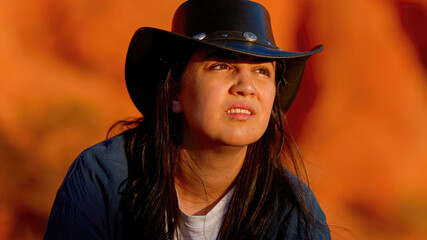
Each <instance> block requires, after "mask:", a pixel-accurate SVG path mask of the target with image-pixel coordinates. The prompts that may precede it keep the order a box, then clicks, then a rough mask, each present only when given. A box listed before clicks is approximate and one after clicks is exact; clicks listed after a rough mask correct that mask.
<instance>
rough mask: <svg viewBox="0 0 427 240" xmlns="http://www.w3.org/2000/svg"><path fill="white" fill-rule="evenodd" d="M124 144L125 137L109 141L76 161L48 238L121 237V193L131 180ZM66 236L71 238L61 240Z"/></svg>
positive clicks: (55, 208) (59, 197)
mask: <svg viewBox="0 0 427 240" xmlns="http://www.w3.org/2000/svg"><path fill="white" fill-rule="evenodd" d="M123 143H124V140H123V137H122V136H117V137H113V138H110V139H107V140H105V141H103V142H101V143H98V144H96V145H94V146H92V147H90V148H88V149H86V150H84V151H83V152H82V153H81V154H80V155H79V156H78V157H77V158H76V159H75V160H74V162H73V163H72V165H71V167H70V168H69V170H68V173H67V175H66V176H65V179H64V181H63V182H62V185H61V186H60V188H59V190H58V193H57V195H56V199H55V202H54V205H53V207H52V211H51V216H50V218H49V223H48V227H47V230H46V235H45V239H59V238H61V239H101V238H102V239H106V236H120V234H121V233H120V229H121V228H120V226H121V225H120V224H121V212H120V210H119V205H120V199H121V195H120V192H121V190H122V188H123V185H124V184H123V183H124V181H125V180H126V178H127V164H126V157H125V153H124V145H123ZM64 233H65V235H66V236H67V238H63V237H59V236H60V235H63V234H64ZM76 234H77V235H76Z"/></svg>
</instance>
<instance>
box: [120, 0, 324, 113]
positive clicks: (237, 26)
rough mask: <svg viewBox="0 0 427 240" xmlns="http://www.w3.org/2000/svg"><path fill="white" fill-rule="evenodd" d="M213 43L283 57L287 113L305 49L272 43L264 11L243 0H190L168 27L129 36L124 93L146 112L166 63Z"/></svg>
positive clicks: (282, 96) (280, 78) (305, 56)
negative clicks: (278, 45) (294, 49)
mask: <svg viewBox="0 0 427 240" xmlns="http://www.w3.org/2000/svg"><path fill="white" fill-rule="evenodd" d="M203 46H205V47H209V46H210V47H214V48H218V49H222V50H225V51H231V52H235V53H241V54H246V55H251V56H256V57H262V58H267V59H277V60H285V63H286V70H285V73H284V74H276V75H277V77H276V78H277V81H281V82H280V84H279V88H278V95H279V102H280V106H281V108H282V110H283V111H284V112H286V111H287V110H288V109H289V107H290V106H291V104H292V102H293V99H294V98H295V96H296V93H297V91H298V88H299V85H300V81H301V78H302V75H303V72H304V67H305V63H306V61H307V60H308V58H309V57H310V56H311V55H313V54H315V53H317V52H320V51H321V50H322V49H323V46H322V45H318V46H316V47H314V48H313V49H312V50H311V51H309V52H288V51H283V50H281V49H280V48H278V47H277V46H276V44H275V41H274V37H273V32H272V28H271V23H270V16H269V14H268V12H267V10H266V9H265V8H264V7H263V6H262V5H260V4H258V3H256V2H252V1H248V0H189V1H186V2H185V3H183V4H182V5H181V6H180V7H179V8H178V9H177V10H176V12H175V15H174V18H173V22H172V31H171V32H169V31H165V30H161V29H156V28H150V27H142V28H140V29H138V30H137V31H136V32H135V34H134V35H133V37H132V40H131V42H130V46H129V49H128V53H127V57H126V65H125V78H126V85H127V88H128V91H129V95H130V97H131V99H132V101H133V102H134V104H135V106H136V107H137V109H138V110H139V111H140V112H141V113H142V114H143V115H144V116H145V117H147V116H148V115H151V113H152V112H153V108H154V106H155V104H156V103H155V97H156V92H157V88H158V85H159V83H163V82H164V81H165V78H166V74H167V69H165V68H167V66H165V62H167V61H173V59H176V58H179V56H183V55H186V54H188V53H189V52H194V50H195V49H197V48H198V47H203Z"/></svg>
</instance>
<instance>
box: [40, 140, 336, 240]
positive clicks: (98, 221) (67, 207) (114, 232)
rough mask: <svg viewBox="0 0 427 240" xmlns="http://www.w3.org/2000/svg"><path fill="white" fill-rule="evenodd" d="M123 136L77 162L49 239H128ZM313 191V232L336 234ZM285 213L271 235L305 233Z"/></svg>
mask: <svg viewBox="0 0 427 240" xmlns="http://www.w3.org/2000/svg"><path fill="white" fill-rule="evenodd" d="M123 142H124V141H123V137H122V136H117V137H114V138H111V139H108V140H106V141H104V142H101V143H99V144H97V145H95V146H93V147H91V148H89V149H87V150H85V151H84V152H83V153H82V154H80V156H79V157H78V158H77V159H76V160H75V161H74V162H73V164H72V165H71V167H70V169H69V171H68V173H67V175H66V177H65V179H64V182H63V183H62V185H61V187H60V188H59V190H58V193H57V195H56V199H55V202H54V204H53V207H52V211H51V213H50V217H49V222H48V226H47V229H46V232H45V236H44V239H45V240H52V239H61V240H66V239H78V240H84V239H91V240H98V239H99V240H101V239H102V240H113V239H114V240H118V239H122V220H121V219H122V216H121V211H120V210H119V204H120V198H121V195H120V194H119V192H121V190H123V189H124V187H125V186H124V185H123V182H124V180H125V179H126V178H127V174H128V171H127V161H126V157H125V152H124V147H123ZM307 193H308V194H310V195H311V200H312V210H313V213H314V215H315V220H316V221H318V223H320V224H319V226H314V227H313V236H314V238H315V239H330V233H329V229H328V227H327V225H326V218H325V215H324V213H323V211H322V210H321V208H320V206H319V204H318V203H317V200H316V198H315V197H314V195H313V193H312V192H311V191H310V190H309V189H308V188H307ZM281 216H283V217H282V218H281V219H282V220H277V221H274V222H272V223H271V224H272V229H274V230H275V231H273V232H272V233H271V234H269V237H268V239H302V238H304V237H303V236H304V234H303V230H304V229H300V227H299V226H300V221H301V219H300V218H299V217H298V214H297V212H296V210H295V209H294V208H292V206H290V207H289V208H288V209H287V212H286V213H283V214H281ZM279 219H280V218H279ZM321 225H323V227H322V226H321ZM276 230H277V231H276Z"/></svg>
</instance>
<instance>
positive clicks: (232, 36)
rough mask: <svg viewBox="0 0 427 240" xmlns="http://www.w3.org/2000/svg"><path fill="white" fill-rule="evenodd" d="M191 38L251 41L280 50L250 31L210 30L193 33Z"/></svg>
mask: <svg viewBox="0 0 427 240" xmlns="http://www.w3.org/2000/svg"><path fill="white" fill-rule="evenodd" d="M193 38H195V39H198V40H201V41H224V40H237V41H244V42H253V43H256V44H259V45H263V46H265V47H268V48H272V49H278V50H280V48H278V47H276V46H275V44H274V43H272V42H270V41H268V40H267V39H264V38H262V37H260V36H257V35H255V34H254V33H251V32H239V31H217V32H211V33H198V34H196V35H194V36H193Z"/></svg>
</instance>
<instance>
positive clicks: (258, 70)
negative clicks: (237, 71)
mask: <svg viewBox="0 0 427 240" xmlns="http://www.w3.org/2000/svg"><path fill="white" fill-rule="evenodd" d="M255 72H257V73H260V74H263V75H266V76H270V71H269V70H268V69H267V68H259V69H257V70H255Z"/></svg>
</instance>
